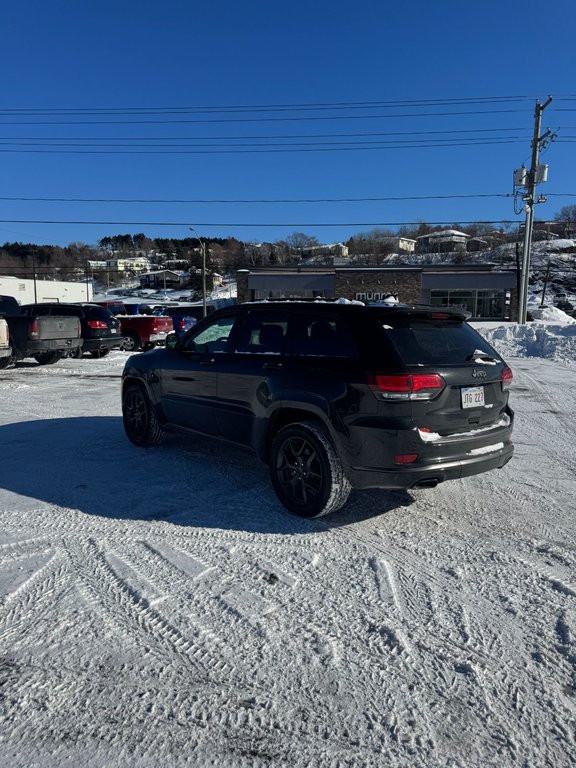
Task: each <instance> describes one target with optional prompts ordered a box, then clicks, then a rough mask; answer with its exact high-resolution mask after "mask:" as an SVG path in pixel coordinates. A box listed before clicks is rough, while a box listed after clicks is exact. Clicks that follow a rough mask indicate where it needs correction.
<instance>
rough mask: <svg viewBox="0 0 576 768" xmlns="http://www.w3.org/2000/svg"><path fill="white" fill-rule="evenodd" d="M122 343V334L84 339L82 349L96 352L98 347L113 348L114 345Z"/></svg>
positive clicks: (117, 345)
mask: <svg viewBox="0 0 576 768" xmlns="http://www.w3.org/2000/svg"><path fill="white" fill-rule="evenodd" d="M121 343H122V337H121V336H114V337H110V338H105V339H84V341H83V343H82V351H83V352H94V351H95V350H98V349H112V348H113V347H119V346H120V344H121Z"/></svg>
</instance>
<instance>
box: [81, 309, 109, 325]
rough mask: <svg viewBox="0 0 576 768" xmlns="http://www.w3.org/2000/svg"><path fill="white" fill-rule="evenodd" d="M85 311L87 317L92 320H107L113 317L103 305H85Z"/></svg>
mask: <svg viewBox="0 0 576 768" xmlns="http://www.w3.org/2000/svg"><path fill="white" fill-rule="evenodd" d="M85 312H86V315H87V317H89V318H91V319H92V320H105V321H106V322H109V321H110V319H111V318H113V317H114V316H113V315H112V313H111V312H110V310H108V309H104V307H86V308H85Z"/></svg>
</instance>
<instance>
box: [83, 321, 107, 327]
mask: <svg viewBox="0 0 576 768" xmlns="http://www.w3.org/2000/svg"><path fill="white" fill-rule="evenodd" d="M88 327H89V328H108V323H106V322H105V321H104V320H88Z"/></svg>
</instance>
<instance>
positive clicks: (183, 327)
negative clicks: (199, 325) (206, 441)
mask: <svg viewBox="0 0 576 768" xmlns="http://www.w3.org/2000/svg"><path fill="white" fill-rule="evenodd" d="M178 325H179V327H180V329H181V330H183V331H185V330H186V320H184V318H182V319H181V320H180V322H179V323H178Z"/></svg>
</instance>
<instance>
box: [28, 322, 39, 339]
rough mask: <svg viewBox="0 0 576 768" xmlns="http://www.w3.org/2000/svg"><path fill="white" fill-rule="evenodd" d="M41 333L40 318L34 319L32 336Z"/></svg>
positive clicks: (31, 330)
mask: <svg viewBox="0 0 576 768" xmlns="http://www.w3.org/2000/svg"><path fill="white" fill-rule="evenodd" d="M39 333H40V326H39V325H38V320H33V321H32V325H31V326H30V336H38V335H39Z"/></svg>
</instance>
